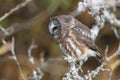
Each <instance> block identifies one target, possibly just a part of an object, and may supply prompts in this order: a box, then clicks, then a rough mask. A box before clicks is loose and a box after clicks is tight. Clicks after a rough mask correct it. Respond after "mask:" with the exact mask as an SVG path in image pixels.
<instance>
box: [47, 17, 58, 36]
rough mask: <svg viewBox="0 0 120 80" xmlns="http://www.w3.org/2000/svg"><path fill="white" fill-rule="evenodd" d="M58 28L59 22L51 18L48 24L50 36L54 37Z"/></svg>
mask: <svg viewBox="0 0 120 80" xmlns="http://www.w3.org/2000/svg"><path fill="white" fill-rule="evenodd" d="M59 27H60V22H59V21H58V20H57V19H55V18H51V19H50V23H49V32H50V34H51V35H53V36H54V34H55V32H56V31H57V29H58V28H59Z"/></svg>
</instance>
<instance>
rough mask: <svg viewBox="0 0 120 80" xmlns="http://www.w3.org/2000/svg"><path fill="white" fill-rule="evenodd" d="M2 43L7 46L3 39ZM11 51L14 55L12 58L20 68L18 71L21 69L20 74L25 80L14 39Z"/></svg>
mask: <svg viewBox="0 0 120 80" xmlns="http://www.w3.org/2000/svg"><path fill="white" fill-rule="evenodd" d="M2 42H3V44H6V41H5V40H4V39H2ZM10 51H11V53H12V55H13V56H12V58H13V59H14V60H15V62H16V64H17V66H18V69H19V72H20V75H21V77H22V79H23V80H25V77H24V74H23V72H22V68H21V66H20V63H19V61H18V59H17V56H16V54H15V39H14V38H12V47H11V49H10Z"/></svg>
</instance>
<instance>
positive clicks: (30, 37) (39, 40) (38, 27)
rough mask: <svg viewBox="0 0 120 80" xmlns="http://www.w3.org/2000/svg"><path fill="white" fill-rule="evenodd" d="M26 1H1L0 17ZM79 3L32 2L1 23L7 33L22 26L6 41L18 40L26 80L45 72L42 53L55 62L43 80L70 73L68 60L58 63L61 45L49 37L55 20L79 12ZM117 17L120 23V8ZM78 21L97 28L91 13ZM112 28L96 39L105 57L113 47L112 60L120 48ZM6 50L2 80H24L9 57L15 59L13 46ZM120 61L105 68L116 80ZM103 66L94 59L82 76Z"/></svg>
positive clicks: (0, 60) (102, 77)
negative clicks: (30, 58)
mask: <svg viewBox="0 0 120 80" xmlns="http://www.w3.org/2000/svg"><path fill="white" fill-rule="evenodd" d="M23 1H24V0H0V16H3V15H4V14H5V13H6V12H8V11H10V10H11V9H12V8H14V7H15V6H17V5H18V4H19V3H21V2H23ZM78 1H79V0H32V1H31V2H29V3H28V4H27V5H26V6H25V7H23V8H21V9H19V10H18V11H16V12H14V13H13V14H12V15H10V16H9V17H7V18H6V19H4V20H3V21H2V22H1V23H0V24H1V25H2V26H3V27H4V28H6V29H7V28H9V27H12V26H15V25H16V24H17V26H18V27H17V28H15V32H14V33H13V34H11V35H9V36H7V37H5V40H6V41H7V42H11V38H12V37H14V38H15V53H16V56H17V59H18V61H19V62H20V66H21V69H22V72H23V74H24V76H25V79H26V80H29V77H31V76H32V72H33V70H37V69H40V68H41V65H42V64H41V63H40V55H41V54H42V53H44V59H45V61H48V60H49V59H55V60H53V61H48V63H47V67H46V68H45V69H44V72H45V73H44V76H43V78H42V80H62V77H63V76H64V74H65V73H66V72H67V71H68V69H69V68H68V64H67V63H66V62H65V61H64V60H56V58H57V59H58V58H61V59H63V55H62V52H61V50H60V49H59V47H58V45H57V43H56V42H55V41H54V40H53V39H52V37H51V35H50V34H49V31H48V23H49V18H50V17H51V16H56V15H62V14H69V13H70V12H72V11H74V10H75V9H76V8H77V4H78ZM115 14H116V16H117V18H118V19H120V8H119V7H118V8H117V10H116V12H115ZM76 18H77V19H78V20H79V21H81V22H82V23H83V24H85V25H87V26H88V27H89V28H91V26H92V25H93V24H94V20H93V19H92V17H91V16H90V15H89V14H88V12H87V11H86V12H85V13H82V14H80V15H79V16H77V17H76ZM109 26H110V25H109V24H108V23H107V22H106V24H105V27H104V28H103V29H102V30H101V31H100V32H99V35H98V37H97V39H96V44H97V45H98V47H99V49H100V52H101V54H102V55H103V56H104V51H105V48H106V46H109V51H108V56H110V55H111V54H113V53H114V52H115V51H116V50H117V47H118V42H119V40H118V39H117V38H116V37H115V34H114V32H113V31H112V30H111V29H110V27H109ZM21 27H22V28H21ZM118 33H119V29H118ZM1 34H2V33H1ZM1 34H0V38H1V39H2V37H3V35H2V36H1ZM1 39H0V45H1V48H2V47H4V45H3V44H2V41H1ZM33 41H34V43H35V44H36V45H37V47H36V48H35V49H33V50H32V53H31V54H32V56H33V57H34V59H35V64H32V63H31V62H30V61H29V56H28V49H29V47H30V45H31V43H32V42H33ZM5 47H7V48H5V50H6V51H5V53H4V54H2V55H0V80H22V79H21V76H20V72H19V70H18V66H17V64H16V62H15V61H14V60H13V59H9V57H10V56H12V54H11V52H10V51H7V49H8V48H9V47H10V45H9V44H8V45H6V46H5ZM1 48H0V50H1ZM119 58H120V56H118V57H116V58H114V59H113V60H111V61H110V62H109V63H108V65H107V66H105V68H109V69H112V80H119V79H120V75H119V74H120V65H117V66H115V67H113V65H114V63H115V62H116V60H119ZM99 65H100V63H99V62H98V61H97V60H96V59H94V58H90V59H89V60H88V61H87V62H86V63H85V64H84V65H83V70H84V73H81V75H84V74H86V73H87V71H88V70H93V69H95V68H96V67H98V66H99ZM109 77H110V71H104V72H101V73H100V74H99V75H98V76H97V77H96V78H95V79H94V80H108V78H109Z"/></svg>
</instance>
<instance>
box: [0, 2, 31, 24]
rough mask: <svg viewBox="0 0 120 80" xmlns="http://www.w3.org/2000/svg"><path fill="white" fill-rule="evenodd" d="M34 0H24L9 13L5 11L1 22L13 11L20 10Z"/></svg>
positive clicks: (0, 18)
mask: <svg viewBox="0 0 120 80" xmlns="http://www.w3.org/2000/svg"><path fill="white" fill-rule="evenodd" d="M30 1H32V0H25V1H24V2H22V3H20V4H18V5H17V6H16V7H15V8H13V9H11V10H10V11H9V12H8V13H5V14H4V15H3V16H2V17H0V22H1V21H3V20H4V19H6V18H7V17H8V16H10V15H11V14H12V13H13V12H15V11H17V10H19V9H20V8H22V7H24V6H26V4H27V3H28V2H30Z"/></svg>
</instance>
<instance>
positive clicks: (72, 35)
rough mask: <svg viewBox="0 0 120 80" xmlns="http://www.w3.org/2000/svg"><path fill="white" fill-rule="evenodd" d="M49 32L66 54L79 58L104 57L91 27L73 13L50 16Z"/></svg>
mask: <svg viewBox="0 0 120 80" xmlns="http://www.w3.org/2000/svg"><path fill="white" fill-rule="evenodd" d="M49 32H50V34H51V35H52V37H53V38H54V39H55V40H56V41H57V43H58V44H59V46H60V48H61V50H62V51H63V53H64V55H65V56H68V55H70V56H72V57H74V58H76V59H78V60H81V59H85V58H88V57H95V58H97V59H98V60H99V61H101V60H100V59H101V58H102V56H101V55H100V53H99V52H98V48H97V46H96V44H95V41H94V40H93V39H92V38H91V32H90V29H89V28H88V27H87V26H86V25H84V24H82V23H80V22H79V21H78V20H77V19H75V18H74V17H73V16H71V15H60V16H55V17H51V18H50V23H49Z"/></svg>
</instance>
